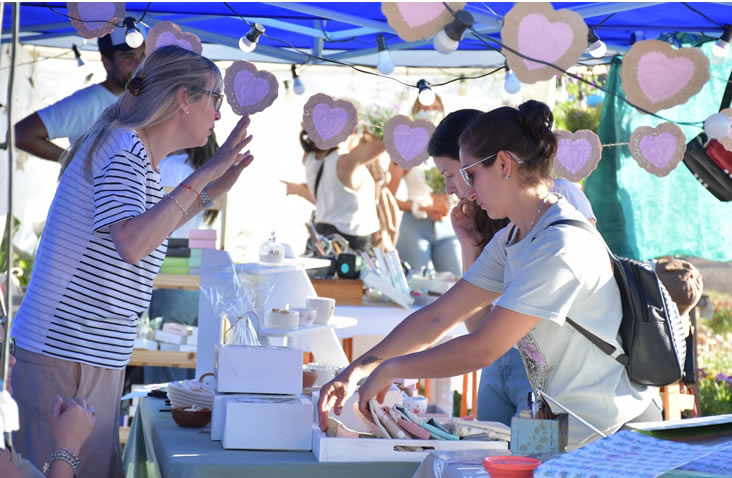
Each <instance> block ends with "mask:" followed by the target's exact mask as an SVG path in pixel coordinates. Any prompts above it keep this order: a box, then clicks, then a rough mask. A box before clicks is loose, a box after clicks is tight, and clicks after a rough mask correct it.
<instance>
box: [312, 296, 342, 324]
mask: <svg viewBox="0 0 732 478" xmlns="http://www.w3.org/2000/svg"><path fill="white" fill-rule="evenodd" d="M305 307H307V308H308V309H314V310H316V311H317V312H316V313H315V323H316V324H327V323H328V322H330V319H331V317H333V310H335V299H331V298H330V297H308V298H306V299H305Z"/></svg>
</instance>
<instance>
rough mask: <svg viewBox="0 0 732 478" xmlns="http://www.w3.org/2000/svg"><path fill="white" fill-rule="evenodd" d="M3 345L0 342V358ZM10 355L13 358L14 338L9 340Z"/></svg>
mask: <svg viewBox="0 0 732 478" xmlns="http://www.w3.org/2000/svg"><path fill="white" fill-rule="evenodd" d="M3 345H5V344H4V343H3V342H0V358H1V357H2V356H3V353H5V352H4V351H3ZM10 355H12V356H13V357H15V337H11V338H10Z"/></svg>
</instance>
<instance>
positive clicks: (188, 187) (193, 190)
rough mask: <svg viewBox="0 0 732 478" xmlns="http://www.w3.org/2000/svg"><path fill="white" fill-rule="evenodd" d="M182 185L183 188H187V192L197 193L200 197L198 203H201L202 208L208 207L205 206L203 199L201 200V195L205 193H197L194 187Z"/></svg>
mask: <svg viewBox="0 0 732 478" xmlns="http://www.w3.org/2000/svg"><path fill="white" fill-rule="evenodd" d="M180 185H181V186H183V187H184V188H186V189H187V190H189V191H192V192H194V193H196V196H198V202H199V203H201V207H206V206H204V205H203V198H201V194H203V191H201V192H200V193H199V192H198V191H196V190H195V189H193V188H192V187H190V186H189V185H187V184H186V183H180ZM204 189H205V188H204ZM207 197H208V196H207Z"/></svg>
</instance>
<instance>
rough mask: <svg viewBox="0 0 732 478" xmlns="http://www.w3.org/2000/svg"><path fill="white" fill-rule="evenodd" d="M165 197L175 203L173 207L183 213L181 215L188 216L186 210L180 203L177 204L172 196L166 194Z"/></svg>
mask: <svg viewBox="0 0 732 478" xmlns="http://www.w3.org/2000/svg"><path fill="white" fill-rule="evenodd" d="M165 197H168V198H170V199H172V200H173V202H174V203H175V205H176V206H178V209H180V210H181V211H183V215H184V216H187V215H188V211H186V209H185V208H184V207H183V206H182V205H181V203H179V202H178V200H177V199H176V198H175V196H173V195H171V194H166V195H165Z"/></svg>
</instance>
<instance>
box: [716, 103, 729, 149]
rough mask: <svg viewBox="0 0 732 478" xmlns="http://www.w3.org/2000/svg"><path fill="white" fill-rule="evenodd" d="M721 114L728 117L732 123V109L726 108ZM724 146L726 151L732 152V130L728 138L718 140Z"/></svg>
mask: <svg viewBox="0 0 732 478" xmlns="http://www.w3.org/2000/svg"><path fill="white" fill-rule="evenodd" d="M720 113H724V114H726V115H727V117H728V118H729V119H730V121H732V108H726V109H723V110H722V111H720ZM718 141H719V142H720V143H721V144H722V146H724V149H726V150H727V151H732V129H730V130H729V133H727V136H725V137H723V138H719V140H718Z"/></svg>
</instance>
